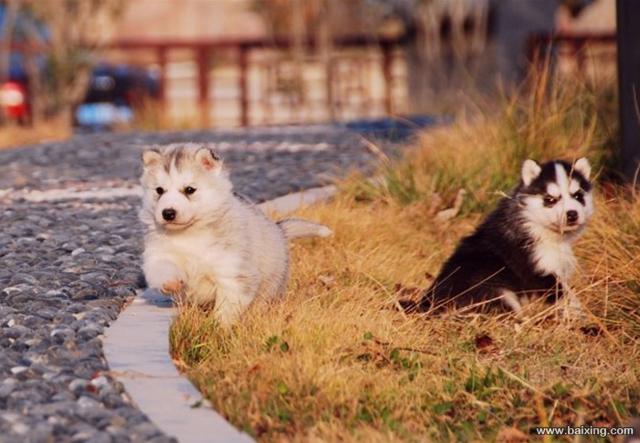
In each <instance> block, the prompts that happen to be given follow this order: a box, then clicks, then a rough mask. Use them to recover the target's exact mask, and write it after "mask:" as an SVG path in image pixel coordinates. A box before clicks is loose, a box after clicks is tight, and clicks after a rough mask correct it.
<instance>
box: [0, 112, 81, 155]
mask: <svg viewBox="0 0 640 443" xmlns="http://www.w3.org/2000/svg"><path fill="white" fill-rule="evenodd" d="M72 132H73V131H72V129H71V128H70V127H69V124H68V123H67V122H66V121H64V119H54V120H48V121H44V122H42V123H39V124H37V125H35V126H18V125H8V126H2V127H1V128H0V149H3V148H12V147H17V146H23V145H30V144H34V143H42V142H49V141H61V140H66V139H68V138H69V137H71V135H72Z"/></svg>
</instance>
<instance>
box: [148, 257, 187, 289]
mask: <svg viewBox="0 0 640 443" xmlns="http://www.w3.org/2000/svg"><path fill="white" fill-rule="evenodd" d="M143 271H144V277H145V279H146V280H147V283H148V284H149V287H150V288H154V289H159V290H160V291H162V292H163V293H165V294H177V293H179V292H180V291H181V290H182V289H183V288H184V282H185V280H186V276H185V275H184V272H182V270H181V269H180V268H179V267H178V266H177V265H176V264H175V263H173V262H172V261H171V260H168V259H155V260H145V262H144V264H143Z"/></svg>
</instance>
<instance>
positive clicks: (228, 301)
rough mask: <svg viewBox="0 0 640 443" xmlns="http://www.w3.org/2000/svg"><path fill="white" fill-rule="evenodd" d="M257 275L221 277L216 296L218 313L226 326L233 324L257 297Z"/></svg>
mask: <svg viewBox="0 0 640 443" xmlns="http://www.w3.org/2000/svg"><path fill="white" fill-rule="evenodd" d="M258 285H259V282H258V278H257V277H256V276H253V275H251V276H247V275H240V276H236V277H227V278H220V279H219V280H218V292H217V296H216V315H217V317H218V320H219V321H220V323H221V324H222V325H224V326H229V325H231V324H233V323H234V322H235V321H236V320H237V319H238V317H240V315H241V314H242V313H243V312H244V311H245V310H246V309H247V307H248V306H249V305H250V304H251V302H252V301H253V300H254V298H255V297H256V292H257V290H258Z"/></svg>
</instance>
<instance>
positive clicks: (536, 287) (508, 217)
mask: <svg viewBox="0 0 640 443" xmlns="http://www.w3.org/2000/svg"><path fill="white" fill-rule="evenodd" d="M557 163H560V164H561V165H562V166H563V167H564V168H565V170H567V174H570V173H571V174H572V176H573V177H574V178H576V180H578V181H579V182H580V184H581V187H582V189H583V190H584V191H585V192H588V191H589V190H590V189H591V184H590V183H589V181H588V180H587V179H586V178H585V177H583V176H582V175H581V174H580V173H578V172H577V171H571V169H572V168H571V164H569V163H566V162H559V161H555V162H548V163H545V164H544V165H542V170H541V172H540V174H539V176H538V177H537V178H536V179H535V180H534V181H533V182H532V183H530V185H529V186H525V185H524V183H523V182H522V181H521V182H520V184H519V185H518V186H517V187H516V188H515V189H514V190H513V191H512V193H511V195H510V196H508V197H505V198H503V199H501V200H500V201H499V203H498V206H497V208H496V209H495V210H494V211H493V212H491V213H490V214H489V216H488V217H487V218H486V219H485V220H484V221H483V222H482V223H481V224H480V226H478V228H477V229H476V230H475V232H474V233H473V234H471V235H469V236H468V237H466V238H464V239H463V240H462V241H461V242H460V244H459V245H458V247H457V249H456V250H455V252H454V253H453V255H452V256H451V257H450V258H449V259H448V260H447V261H446V262H445V264H444V266H443V267H442V269H441V270H440V273H439V274H438V276H437V277H436V279H435V281H434V283H433V284H432V285H431V287H430V288H429V289H427V290H426V291H425V292H424V294H423V295H422V298H421V300H420V301H419V302H418V303H411V302H408V303H406V302H405V303H404V307H405V309H407V310H408V311H415V310H417V311H432V310H433V311H438V310H440V309H443V308H447V307H458V308H459V307H465V306H469V305H474V304H482V305H480V306H478V307H477V309H479V310H485V311H486V310H498V311H505V310H507V308H506V306H505V305H504V304H503V303H502V302H501V301H500V300H499V299H498V297H499V296H500V295H501V292H502V291H503V290H504V289H508V290H511V291H513V292H515V293H516V294H520V295H522V294H525V293H526V294H527V295H529V296H538V297H540V296H542V297H545V300H546V301H548V302H553V301H555V300H556V299H557V298H558V297H560V296H561V295H562V287H561V285H560V283H559V281H558V279H557V278H556V276H555V275H543V274H540V273H538V272H537V271H536V270H535V264H534V262H533V258H532V253H531V248H532V244H533V243H532V239H531V238H530V236H529V234H528V233H527V231H526V229H525V228H524V226H523V222H524V220H523V219H522V215H521V210H520V205H521V199H522V198H523V197H524V196H527V195H540V194H544V193H545V192H546V187H547V184H548V183H549V182H553V181H555V179H556V178H555V165H556V164H557Z"/></svg>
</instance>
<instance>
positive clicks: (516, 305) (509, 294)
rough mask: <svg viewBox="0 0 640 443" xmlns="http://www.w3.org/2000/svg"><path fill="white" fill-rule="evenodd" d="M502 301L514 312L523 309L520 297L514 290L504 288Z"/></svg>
mask: <svg viewBox="0 0 640 443" xmlns="http://www.w3.org/2000/svg"><path fill="white" fill-rule="evenodd" d="M500 299H501V300H502V303H504V304H505V306H507V307H508V308H510V309H511V310H512V311H513V312H516V313H518V312H520V311H522V305H521V304H520V299H519V298H518V296H517V295H516V293H515V292H513V291H508V290H506V289H505V290H503V291H502V295H501V296H500Z"/></svg>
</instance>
